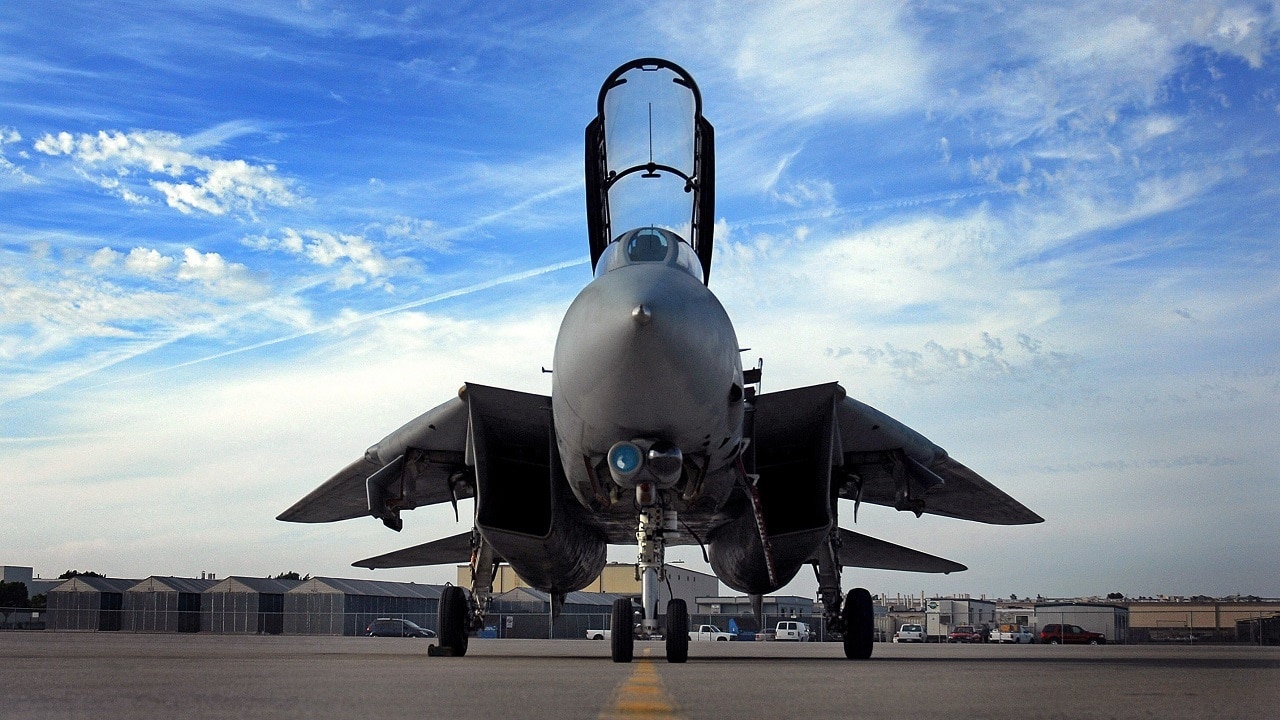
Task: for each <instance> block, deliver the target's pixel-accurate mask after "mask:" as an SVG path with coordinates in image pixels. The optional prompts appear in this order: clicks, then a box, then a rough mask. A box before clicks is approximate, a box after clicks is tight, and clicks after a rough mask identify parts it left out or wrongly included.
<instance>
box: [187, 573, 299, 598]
mask: <svg viewBox="0 0 1280 720" xmlns="http://www.w3.org/2000/svg"><path fill="white" fill-rule="evenodd" d="M302 583H303V581H302V580H286V579H284V578H259V577H244V576H241V575H233V576H231V577H228V578H223V579H222V580H219V581H218V584H217V585H214V586H213V587H211V588H209V589H208V590H205V592H256V593H262V594H264V595H283V594H284V593H287V592H289V591H290V590H292V589H294V588H296V587H298V586H299V585H301V584H302Z"/></svg>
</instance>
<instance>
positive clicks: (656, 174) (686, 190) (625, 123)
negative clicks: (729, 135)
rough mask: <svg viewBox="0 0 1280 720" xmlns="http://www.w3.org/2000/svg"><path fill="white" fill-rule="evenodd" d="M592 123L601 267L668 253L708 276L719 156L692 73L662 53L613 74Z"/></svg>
mask: <svg viewBox="0 0 1280 720" xmlns="http://www.w3.org/2000/svg"><path fill="white" fill-rule="evenodd" d="M597 105H598V113H597V116H596V118H595V120H593V121H592V122H591V124H589V125H588V126H587V163H586V186H587V229H588V234H589V235H590V240H591V260H592V265H593V267H594V269H595V274H596V275H597V276H599V275H600V274H602V273H605V272H608V271H609V270H613V269H615V268H618V267H622V266H624V265H630V264H635V263H657V262H665V263H667V264H669V265H674V266H677V267H681V268H683V269H685V270H687V271H688V272H690V273H691V274H693V275H694V276H695V277H697V278H698V279H699V280H701V281H702V282H704V283H705V282H706V281H707V277H708V275H709V274H710V271H711V246H712V237H711V235H712V222H713V220H712V219H713V216H714V212H715V200H714V198H715V190H714V187H715V177H714V176H715V160H714V142H713V131H712V128H711V124H710V123H709V122H707V121H706V119H705V118H703V117H702V97H701V95H700V93H699V92H698V86H697V85H696V84H694V82H693V78H692V77H691V76H690V75H689V74H688V73H687V72H685V71H684V70H683V69H682V68H680V67H679V66H678V65H675V64H674V63H671V62H668V61H666V60H661V59H658V58H643V59H640V60H633V61H631V62H629V63H627V64H626V65H623V66H622V67H620V68H618V69H617V70H615V71H614V72H613V74H611V75H610V76H609V78H608V79H607V80H605V82H604V85H603V86H601V88H600V96H599V98H598V101H597Z"/></svg>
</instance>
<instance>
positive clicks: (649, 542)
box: [279, 58, 1042, 662]
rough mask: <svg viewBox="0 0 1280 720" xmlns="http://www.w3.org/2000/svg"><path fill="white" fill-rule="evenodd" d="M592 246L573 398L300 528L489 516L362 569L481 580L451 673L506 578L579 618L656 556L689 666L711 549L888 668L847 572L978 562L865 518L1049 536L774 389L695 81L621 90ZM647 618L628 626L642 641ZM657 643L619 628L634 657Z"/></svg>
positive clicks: (391, 469) (945, 474)
mask: <svg viewBox="0 0 1280 720" xmlns="http://www.w3.org/2000/svg"><path fill="white" fill-rule="evenodd" d="M585 180H586V195H587V198H586V199H587V227H588V234H589V241H590V250H591V264H592V267H593V269H594V279H593V280H591V282H589V283H588V284H587V285H586V287H584V288H583V290H582V291H581V292H580V293H579V294H578V296H577V298H576V299H574V301H573V303H572V304H571V305H570V306H569V309H568V311H567V313H566V314H565V317H564V321H563V323H562V324H561V326H560V331H559V335H558V337H557V339H556V346H555V354H554V364H553V367H552V387H551V396H550V397H547V396H545V395H536V394H530V393H524V392H518V391H515V390H506V389H501V388H495V387H486V386H483V385H476V384H472V383H467V384H465V385H463V386H462V388H461V390H459V392H458V396H457V397H455V398H451V399H449V400H448V401H446V402H444V403H443V404H441V405H439V406H437V407H435V408H433V409H431V410H429V411H427V412H426V413H425V414H423V415H421V416H420V417H417V418H415V419H413V420H410V421H409V422H408V423H406V424H404V425H403V426H402V427H400V428H399V429H397V430H395V431H394V432H392V433H391V434H390V435H388V436H386V437H385V438H383V439H382V440H381V441H379V442H378V443H376V444H375V445H373V446H372V447H370V448H369V449H368V450H367V451H366V452H365V454H364V456H363V457H361V458H359V459H357V460H355V461H354V462H352V463H351V464H350V465H348V466H347V467H345V468H343V469H342V470H341V471H339V472H338V473H337V474H336V475H334V476H333V477H332V478H330V479H329V480H328V481H327V482H325V483H324V484H323V485H321V486H320V487H318V488H316V489H315V490H314V491H313V492H311V493H310V494H309V495H307V496H306V497H304V498H303V499H302V500H300V501H298V502H297V503H296V504H295V505H294V506H293V507H291V508H289V509H288V510H286V511H285V512H284V513H282V514H281V515H280V516H279V519H280V520H285V521H289V522H307V523H312V522H332V521H336V520H346V519H349V518H356V517H362V516H372V517H375V518H378V519H380V520H382V522H383V523H385V524H386V525H387V526H388V527H390V528H391V529H393V530H396V531H399V530H400V529H401V528H402V524H403V521H402V519H401V513H402V512H403V511H405V510H411V509H413V508H416V507H421V506H424V505H431V504H434V503H444V502H449V503H452V504H453V506H454V511H455V514H456V512H457V503H458V501H459V500H462V499H464V498H475V503H474V513H473V517H472V527H471V529H470V530H468V531H467V532H463V533H461V534H458V535H454V536H452V537H446V538H443V539H440V540H436V541H433V542H429V543H426V544H423V545H418V546H415V547H411V548H407V549H405V550H400V551H397V552H392V553H389V554H386V555H382V556H378V557H374V558H369V559H366V560H362V561H359V562H356V563H355V565H356V566H359V567H367V568H386V567H407V566H416V565H432V564H455V563H468V564H469V565H470V568H471V587H470V588H463V587H457V586H447V587H446V588H445V590H444V594H443V597H442V598H441V602H440V616H439V621H440V624H439V647H438V648H437V649H436V650H437V652H438V653H440V654H447V655H454V656H460V655H464V654H465V653H466V650H467V638H468V634H469V633H470V632H471V631H474V630H478V629H480V628H482V627H484V623H485V616H486V613H487V612H488V610H489V607H490V602H491V599H492V595H493V582H494V577H495V573H496V571H497V568H498V565H499V564H500V563H503V562H505V563H507V564H509V565H510V566H511V567H512V568H513V569H514V571H515V572H516V573H517V574H518V575H519V576H520V577H521V578H523V579H524V580H525V581H526V582H527V583H528V584H529V585H530V586H532V587H534V588H537V589H540V590H543V591H546V592H548V593H550V594H551V596H552V604H553V611H554V610H559V609H560V608H561V607H562V606H563V603H564V598H565V595H566V594H567V593H569V592H572V591H575V590H579V589H581V588H584V587H586V586H587V585H588V584H589V583H590V582H591V581H592V580H594V579H595V578H596V577H597V576H598V575H599V574H600V572H601V570H602V569H603V567H604V565H605V555H606V548H607V546H609V545H611V544H627V545H634V546H635V547H636V549H637V555H638V556H637V560H636V567H637V574H638V575H639V576H640V578H641V589H642V593H641V595H642V605H643V613H642V626H643V630H644V632H645V633H646V634H650V635H657V634H658V633H659V631H660V630H662V631H663V632H662V635H663V637H664V639H665V646H666V647H665V649H666V656H667V660H668V661H670V662H684V661H685V660H686V659H687V657H688V652H689V638H688V623H689V615H688V608H687V607H686V605H685V602H684V601H683V600H678V599H676V600H671V601H669V602H668V603H667V606H666V608H665V615H664V617H665V627H664V626H663V624H662V623H660V616H659V610H660V608H659V607H658V599H657V598H658V583H659V582H661V581H662V580H663V579H664V573H665V570H664V568H665V563H664V554H665V550H666V548H667V547H669V546H673V545H694V544H696V545H700V546H702V548H703V549H704V552H705V554H706V557H707V558H708V560H709V562H710V565H711V567H712V569H713V571H714V572H715V574H716V576H717V577H718V578H719V579H720V580H721V581H722V582H724V583H725V584H726V585H728V586H729V587H731V588H733V589H735V590H737V591H739V592H742V593H746V594H748V595H750V596H751V598H752V601H753V603H754V604H755V606H756V607H757V608H759V603H760V600H761V598H762V596H763V595H764V594H766V593H771V592H775V591H777V590H778V589H779V588H781V587H783V586H784V585H786V584H787V583H788V582H790V581H791V580H792V578H794V577H795V576H796V574H797V573H798V572H799V571H800V570H801V569H802V568H803V567H804V566H806V565H810V566H812V567H813V568H814V571H815V572H816V575H817V579H818V584H819V598H820V600H821V602H822V606H823V614H824V617H825V622H826V626H827V629H828V630H829V631H831V632H835V633H839V634H841V636H842V637H843V641H844V651H845V655H846V656H847V657H848V658H851V659H865V658H869V657H870V656H871V653H872V646H873V639H874V625H873V611H872V601H871V596H870V594H869V593H868V592H867V591H866V590H865V589H863V588H855V589H853V590H851V591H850V592H849V593H848V595H844V594H843V592H842V590H841V570H842V568H844V567H867V568H881V569H892V570H904V571H913V572H942V573H947V572H954V571H959V570H964V569H965V567H964V566H963V565H961V564H959V563H955V562H952V561H950V560H945V559H942V558H939V557H935V556H933V555H928V554H925V553H922V552H918V551H915V550H911V549H908V548H904V547H900V546H897V545H894V544H891V543H888V542H885V541H882V540H877V539H874V538H871V537H868V536H866V535H863V534H860V533H855V532H852V531H850V530H846V529H843V528H841V527H840V526H839V523H838V521H837V509H838V505H839V501H840V500H841V499H846V500H851V501H853V503H854V504H855V518H856V508H857V505H858V504H860V503H875V504H880V505H887V506H891V507H894V508H896V509H898V510H901V511H906V512H911V513H913V514H914V515H916V516H917V517H919V516H920V515H921V514H922V513H930V514H934V515H944V516H948V517H953V518H960V519H964V520H973V521H977V522H984V523H993V524H1005V525H1014V524H1025V523H1037V522H1042V518H1040V517H1039V516H1038V515H1036V514H1035V513H1034V512H1032V511H1030V510H1028V509H1027V508H1026V507H1024V506H1023V505H1021V504H1020V503H1018V502H1017V501H1016V500H1014V499H1013V498H1012V497H1010V496H1008V495H1006V494H1005V493H1004V492H1002V491H1000V490H999V489H997V488H996V487H995V486H994V485H992V484H991V483H989V482H987V481H986V480H984V479H983V478H982V477H981V476H979V475H978V474H977V473H975V472H973V471H972V470H970V469H969V468H967V467H965V466H964V465H962V464H960V463H959V462H957V461H956V460H953V459H952V458H951V457H950V456H949V455H948V454H947V452H946V451H945V450H943V449H942V448H941V447H938V446H937V445H935V444H934V443H932V442H931V441H929V440H928V439H927V438H925V437H924V436H923V435H921V434H919V433H917V432H916V431H914V430H912V429H911V428H908V427H907V426H905V425H903V424H902V423H900V422H898V421H896V420H894V419H893V418H891V417H889V416H888V415H886V414H884V413H882V412H880V411H879V410H876V409H875V408H872V407H870V406H868V405H865V404H863V403H861V402H859V401H857V400H855V399H853V398H851V397H849V396H848V394H847V393H846V391H845V389H844V388H843V387H841V386H840V385H839V384H837V383H834V382H830V383H827V384H823V385H814V386H811V387H803V388H797V389H792V390H783V391H779V392H768V393H762V392H759V387H760V380H761V374H762V366H761V365H759V364H757V365H756V366H753V367H748V368H746V369H745V370H744V368H743V364H742V360H741V353H742V349H741V346H740V344H739V342H738V337H737V335H736V334H735V332H734V327H733V324H732V323H731V322H730V320H729V315H728V313H726V312H725V309H724V307H723V306H721V304H720V302H719V301H718V300H717V299H716V296H715V295H714V294H712V292H711V290H710V289H709V288H708V279H709V277H710V274H711V257H712V247H713V241H712V230H713V217H714V210H715V142H714V130H713V128H712V125H711V123H710V122H708V121H707V119H706V118H704V117H703V115H702V95H701V93H700V91H699V90H698V86H697V84H696V83H695V82H694V80H693V77H691V76H690V75H689V73H688V72H686V71H685V70H684V69H683V68H681V67H680V66H678V65H676V64H675V63H672V62H669V61H667V60H662V59H658V58H642V59H638V60H633V61H631V62H628V63H626V64H624V65H622V66H621V67H619V68H618V69H617V70H615V71H614V72H613V73H612V74H610V75H609V76H608V78H607V79H606V80H605V82H604V84H603V86H602V87H601V88H600V92H599V95H598V99H597V114H596V117H595V119H594V120H592V121H591V122H590V123H589V124H588V125H587V128H586V178H585ZM632 613H633V610H632V603H631V601H630V600H629V599H622V600H619V601H618V602H617V603H616V604H615V605H614V607H613V617H612V623H613V627H614V628H630V627H632V619H633V615H632ZM633 653H634V636H633V634H632V633H630V632H613V633H611V657H612V659H613V660H614V661H615V662H630V661H631V659H632V657H633Z"/></svg>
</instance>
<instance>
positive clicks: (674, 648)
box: [666, 600, 689, 663]
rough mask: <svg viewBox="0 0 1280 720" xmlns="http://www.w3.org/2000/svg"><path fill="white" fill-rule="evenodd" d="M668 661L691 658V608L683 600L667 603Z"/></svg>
mask: <svg viewBox="0 0 1280 720" xmlns="http://www.w3.org/2000/svg"><path fill="white" fill-rule="evenodd" d="M666 641H667V662H669V663H682V662H684V661H686V660H688V659H689V608H688V606H686V605H685V602H684V601H683V600H672V601H671V602H668V603H667V637H666Z"/></svg>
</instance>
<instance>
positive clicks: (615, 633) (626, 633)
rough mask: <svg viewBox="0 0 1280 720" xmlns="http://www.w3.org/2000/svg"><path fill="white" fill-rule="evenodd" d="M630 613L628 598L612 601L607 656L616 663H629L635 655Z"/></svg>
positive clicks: (634, 639) (634, 640)
mask: <svg viewBox="0 0 1280 720" xmlns="http://www.w3.org/2000/svg"><path fill="white" fill-rule="evenodd" d="M632 618H633V615H632V612H631V600H630V598H618V599H617V600H614V601H613V616H612V620H613V621H612V623H611V625H610V627H612V628H613V629H612V630H611V631H610V632H609V654H610V656H611V657H612V658H613V661H614V662H616V663H629V662H631V658H632V657H633V656H634V655H635V647H636V638H635V636H634V635H632V634H631V633H632V629H631V626H632Z"/></svg>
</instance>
